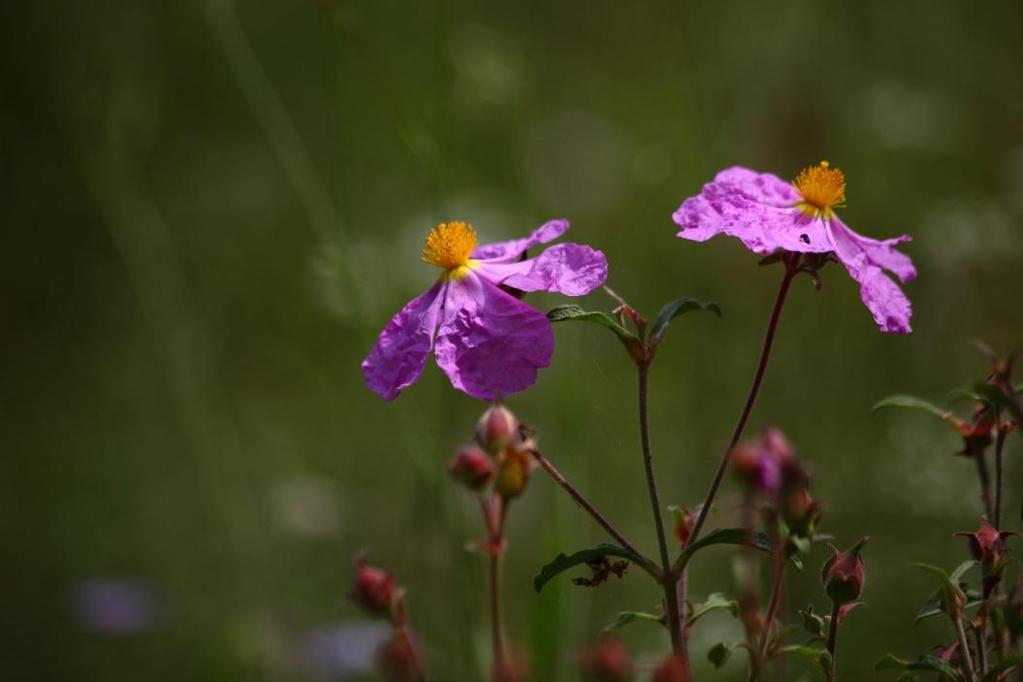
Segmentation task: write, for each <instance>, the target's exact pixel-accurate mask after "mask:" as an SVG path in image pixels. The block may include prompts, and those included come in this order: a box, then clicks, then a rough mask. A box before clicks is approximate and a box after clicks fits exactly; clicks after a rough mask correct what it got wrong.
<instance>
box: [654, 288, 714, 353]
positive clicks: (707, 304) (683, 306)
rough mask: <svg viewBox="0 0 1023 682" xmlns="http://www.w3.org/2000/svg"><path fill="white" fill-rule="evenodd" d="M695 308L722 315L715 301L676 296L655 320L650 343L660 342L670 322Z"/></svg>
mask: <svg viewBox="0 0 1023 682" xmlns="http://www.w3.org/2000/svg"><path fill="white" fill-rule="evenodd" d="M694 310H706V311H708V312H712V313H714V314H715V315H717V316H718V317H721V308H719V307H718V304H717V303H715V302H713V301H701V300H699V299H696V298H689V297H688V296H684V297H682V298H676V299H675V300H674V301H671V302H670V303H666V304H665V305H664V307H663V308H661V311H660V312H659V313H657V319H656V320H655V321H654V326H653V328H652V329H651V330H650V343H651V344H654V345H656V344H657V343H658V342H660V340H661V337H662V336H664V330H665V329H666V328H667V327H668V324H669V323H670V322H671V321H672V320H674V319H675V318H676V317H678V316H679V315H685V314H686V313H690V312H693V311H694Z"/></svg>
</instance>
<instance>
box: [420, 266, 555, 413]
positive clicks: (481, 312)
mask: <svg viewBox="0 0 1023 682" xmlns="http://www.w3.org/2000/svg"><path fill="white" fill-rule="evenodd" d="M434 348H435V355H436V358H437V364H438V365H440V367H441V369H443V370H444V372H445V373H446V374H447V375H448V378H450V379H451V383H452V385H454V387H455V388H457V389H459V390H460V391H463V392H465V393H468V394H469V395H471V396H473V397H475V398H480V399H482V400H495V399H497V398H500V397H502V396H506V395H509V394H511V393H516V392H518V391H521V390H523V389H525V388H528V387H529V386H531V385H532V384H533V383H534V382H535V381H536V373H537V370H538V369H539V368H541V367H546V366H548V365H549V364H550V362H551V355H553V353H554V334H553V333H552V332H551V324H550V322H549V321H548V320H547V316H546V315H544V314H543V313H541V312H540V311H539V310H536V309H534V308H530V307H529V306H528V305H526V304H524V303H522V302H520V301H519V300H517V299H516V298H514V297H513V296H510V295H508V294H506V293H505V292H503V291H501V290H500V289H499V288H497V286H495V285H494V284H492V283H491V282H489V281H487V280H486V279H484V278H482V277H479V276H477V275H476V274H475V273H470V274H468V275H466V276H465V277H463V278H462V279H461V280H458V281H452V282H451V284H450V286H449V287H448V291H447V298H446V301H445V304H444V319H443V321H442V322H441V324H440V330H439V332H438V334H437V340H436V343H435V346H434Z"/></svg>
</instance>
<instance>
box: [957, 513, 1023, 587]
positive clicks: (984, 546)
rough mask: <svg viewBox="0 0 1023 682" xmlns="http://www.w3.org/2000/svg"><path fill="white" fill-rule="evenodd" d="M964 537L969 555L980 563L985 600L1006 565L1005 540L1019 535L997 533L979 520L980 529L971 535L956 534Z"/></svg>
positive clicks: (999, 580)
mask: <svg viewBox="0 0 1023 682" xmlns="http://www.w3.org/2000/svg"><path fill="white" fill-rule="evenodd" d="M956 535H959V536H961V537H965V538H966V539H967V541H968V542H969V543H970V553H971V554H972V555H973V558H974V559H976V560H977V561H979V562H980V570H981V572H982V573H983V574H984V598H985V599H987V598H988V597H989V596H990V594H991V592H992V591H993V590H994V589H995V587H996V586H997V585H998V584H999V583H1000V582H1001V581H1002V574H1003V573H1004V572H1005V567H1006V566H1007V565H1008V563H1009V562H1008V561H1007V560H1006V556H1005V555H1006V554H1007V553H1008V547H1007V544H1006V540H1008V539H1009V538H1010V537H1013V536H1016V535H1019V533H1014V532H1012V531H1007V530H1003V531H999V530H998V529H997V528H995V527H994V526H992V525H991V524H990V523H989V522H988V520H987V519H981V522H980V528H978V529H977V530H975V531H974V532H972V533H956Z"/></svg>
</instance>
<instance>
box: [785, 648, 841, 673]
mask: <svg viewBox="0 0 1023 682" xmlns="http://www.w3.org/2000/svg"><path fill="white" fill-rule="evenodd" d="M782 654H796V655H798V656H805V657H806V658H809V659H810V660H811V661H813V663H814V665H818V666H820V669H821V670H823V671H824V672H825V673H826V672H828V671H829V670H831V654H830V653H828V650H827V649H821V648H819V647H812V646H804V645H802V644H790V645H789V646H783V647H782V648H780V649H778V650H777V651H776V652H775V655H776V656H780V655H782Z"/></svg>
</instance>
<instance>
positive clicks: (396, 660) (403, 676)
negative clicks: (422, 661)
mask: <svg viewBox="0 0 1023 682" xmlns="http://www.w3.org/2000/svg"><path fill="white" fill-rule="evenodd" d="M377 669H378V670H379V671H380V675H381V677H383V678H384V679H385V680H389V682H419V680H422V679H423V676H422V672H421V670H420V668H419V658H418V656H417V655H416V648H415V645H414V644H413V643H412V639H411V638H410V637H409V636H408V633H407V632H406V631H405V629H404V628H398V629H397V630H395V631H394V634H393V635H391V638H390V639H389V640H387V641H386V642H384V643H383V644H382V645H381V646H380V648H379V649H378V650H377Z"/></svg>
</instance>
